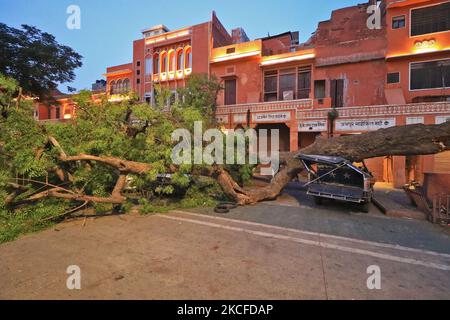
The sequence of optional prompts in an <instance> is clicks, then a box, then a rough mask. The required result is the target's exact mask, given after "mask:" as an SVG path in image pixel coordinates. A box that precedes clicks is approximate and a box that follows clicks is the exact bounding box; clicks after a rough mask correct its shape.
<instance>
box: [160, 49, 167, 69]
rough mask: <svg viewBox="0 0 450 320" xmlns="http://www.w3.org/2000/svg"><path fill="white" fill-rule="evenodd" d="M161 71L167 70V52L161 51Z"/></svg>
mask: <svg viewBox="0 0 450 320" xmlns="http://www.w3.org/2000/svg"><path fill="white" fill-rule="evenodd" d="M160 59H161V73H163V72H167V52H165V51H164V52H163V53H161V58H160Z"/></svg>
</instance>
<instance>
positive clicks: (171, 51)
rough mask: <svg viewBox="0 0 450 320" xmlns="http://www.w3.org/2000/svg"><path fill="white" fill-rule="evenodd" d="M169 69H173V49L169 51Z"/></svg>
mask: <svg viewBox="0 0 450 320" xmlns="http://www.w3.org/2000/svg"><path fill="white" fill-rule="evenodd" d="M169 71H175V51H174V50H170V51H169Z"/></svg>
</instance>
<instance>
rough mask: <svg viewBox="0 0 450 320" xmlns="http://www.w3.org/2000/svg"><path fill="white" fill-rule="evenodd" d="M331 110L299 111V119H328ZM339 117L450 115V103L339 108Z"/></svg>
mask: <svg viewBox="0 0 450 320" xmlns="http://www.w3.org/2000/svg"><path fill="white" fill-rule="evenodd" d="M330 110H331V109H314V110H298V111H297V119H327V118H328V113H329V112H330ZM336 110H337V111H338V112H339V117H342V118H350V117H351V118H358V117H368V116H399V115H422V114H439V113H450V102H429V103H411V104H395V105H378V106H360V107H348V108H337V109H336Z"/></svg>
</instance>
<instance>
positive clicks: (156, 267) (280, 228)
mask: <svg viewBox="0 0 450 320" xmlns="http://www.w3.org/2000/svg"><path fill="white" fill-rule="evenodd" d="M194 211H195V212H184V211H183V212H181V211H177V212H172V213H169V214H164V215H152V216H138V215H127V216H114V217H106V218H99V219H95V220H88V221H87V223H86V224H84V223H83V221H82V220H81V221H74V222H68V223H64V224H61V225H58V226H57V227H56V228H53V229H50V230H47V231H44V232H41V233H39V234H34V235H31V236H27V237H24V238H22V239H20V240H18V241H15V242H12V243H7V244H3V245H1V246H0V299H402V298H403V299H449V298H450V236H449V234H448V232H447V231H446V230H445V229H443V228H442V227H437V226H433V225H431V224H429V223H427V222H422V221H410V220H404V219H397V218H387V217H384V216H382V215H381V214H379V213H378V212H377V211H376V210H372V212H371V213H369V214H368V215H365V214H362V213H358V212H357V211H356V210H355V211H352V208H349V207H347V206H345V205H342V204H330V206H326V207H321V208H315V207H314V206H313V205H312V204H311V203H308V202H307V200H305V201H304V202H303V204H302V205H299V203H298V202H297V203H295V201H293V200H292V198H290V197H282V199H281V200H280V202H278V203H265V204H259V205H257V206H253V207H246V208H240V209H237V210H234V211H233V212H231V213H230V214H228V215H225V216H218V215H214V214H213V213H212V211H211V210H210V209H200V210H194ZM71 265H77V266H79V268H80V271H81V281H80V283H81V290H69V289H68V288H67V285H66V282H67V278H68V277H69V275H68V274H67V273H66V270H67V268H68V266H71ZM370 266H376V267H379V270H380V272H381V273H380V280H381V289H380V290H377V289H375V290H370V289H369V288H368V286H367V280H368V278H369V276H370V275H371V274H368V273H367V269H368V268H369V267H370Z"/></svg>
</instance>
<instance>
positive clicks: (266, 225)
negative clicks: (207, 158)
mask: <svg viewBox="0 0 450 320" xmlns="http://www.w3.org/2000/svg"><path fill="white" fill-rule="evenodd" d="M172 212H174V213H181V214H186V215H190V216H193V217H199V218H200V217H201V218H208V219H213V220H217V221H225V222H232V223H239V224H246V225H249V226H256V227H265V228H270V229H274V230H280V231H288V232H292V233H297V234H303V235H308V236H318V237H322V238H329V239H335V240H342V241H349V242H354V243H360V244H366V245H371V246H375V247H380V248H388V249H395V250H402V251H408V252H416V253H421V254H428V255H432V256H438V257H443V258H449V259H450V254H446V253H440V252H435V251H429V250H422V249H416V248H409V247H403V246H400V245H393V244H388V243H380V242H374V241H367V240H359V239H354V238H346V237H341V236H333V235H330V234H324V233H318V232H310V231H302V230H298V229H292V228H284V227H279V226H273V225H268V224H262V223H257V222H251V221H243V220H234V219H227V218H222V217H216V216H209V215H204V214H198V213H193V212H187V211H180V210H174V211H172Z"/></svg>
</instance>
